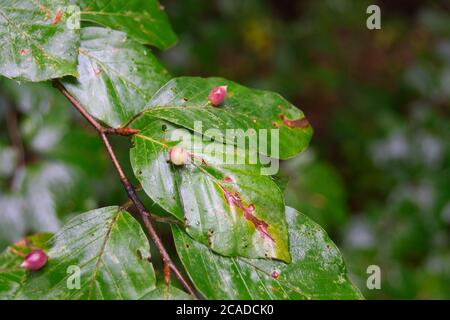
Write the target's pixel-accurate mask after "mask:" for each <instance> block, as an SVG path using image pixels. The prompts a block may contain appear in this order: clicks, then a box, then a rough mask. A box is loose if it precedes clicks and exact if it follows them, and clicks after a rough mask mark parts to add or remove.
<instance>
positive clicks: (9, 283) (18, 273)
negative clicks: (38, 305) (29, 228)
mask: <svg viewBox="0 0 450 320" xmlns="http://www.w3.org/2000/svg"><path fill="white" fill-rule="evenodd" d="M51 236H52V235H51V234H50V233H38V234H35V235H32V236H28V237H26V238H25V239H23V240H20V241H18V242H16V243H15V244H14V245H12V246H10V247H8V248H7V249H5V251H3V252H2V253H1V254H0V300H3V299H5V300H6V299H8V300H9V299H14V297H15V296H16V294H17V292H18V291H19V289H20V287H21V286H22V284H23V282H24V281H25V279H26V271H25V269H23V268H21V267H20V265H21V263H22V262H23V257H22V255H26V254H28V253H30V251H31V250H32V249H31V248H41V249H47V246H46V242H47V241H48V239H49V238H50V237H51Z"/></svg>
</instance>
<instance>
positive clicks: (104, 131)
mask: <svg viewBox="0 0 450 320" xmlns="http://www.w3.org/2000/svg"><path fill="white" fill-rule="evenodd" d="M53 86H54V87H55V88H57V89H58V90H59V91H61V93H62V94H63V95H64V96H65V97H66V98H67V99H69V101H70V102H71V103H72V104H73V106H74V107H75V108H76V109H77V110H78V111H79V112H80V113H81V115H82V116H83V117H84V118H86V120H87V121H88V122H89V123H90V124H91V125H92V126H93V127H94V128H95V129H96V130H97V132H98V133H99V135H100V137H101V139H102V141H103V144H104V145H105V147H106V150H107V152H108V155H109V157H110V159H111V162H112V163H113V165H114V167H115V169H116V171H117V174H118V175H119V178H120V181H121V182H122V185H123V186H124V188H125V191H126V192H127V194H128V198H130V200H131V201H132V202H133V204H134V206H135V207H136V209H137V210H138V212H139V214H140V216H141V219H142V221H143V222H144V225H145V227H146V229H147V231H148V233H149V235H150V238H151V239H152V241H153V243H154V244H155V246H156V248H157V249H158V251H159V253H160V254H161V257H162V260H163V263H164V265H166V266H167V267H168V268H169V270H171V271H172V272H173V273H174V274H175V276H176V277H177V279H178V280H179V281H180V282H181V284H182V285H183V287H184V288H185V289H186V290H187V291H188V292H189V293H190V294H191V295H192V296H194V297H197V295H196V293H195V291H194V290H193V289H192V288H191V286H190V285H189V284H188V282H187V281H186V280H185V279H184V277H183V275H182V274H181V272H180V271H179V270H178V268H177V267H176V266H175V264H174V263H173V261H172V259H171V258H170V256H169V254H168V253H167V250H166V248H165V247H164V245H163V243H162V241H161V239H160V237H159V235H158V233H157V232H156V230H155V228H154V227H153V224H152V222H151V221H150V217H152V216H153V215H152V214H150V212H148V211H147V210H146V209H145V206H144V204H143V203H142V201H141V200H140V199H139V197H138V195H137V192H136V190H135V188H134V187H133V185H132V184H131V183H130V181H129V180H128V178H127V176H126V175H125V172H124V171H123V169H122V166H121V165H120V163H119V161H118V160H117V157H116V154H115V152H114V150H113V148H112V146H111V143H110V142H109V139H108V136H107V135H108V134H111V133H113V134H120V133H119V131H120V130H122V133H125V132H126V133H127V134H120V135H131V134H134V133H136V132H137V131H133V130H134V129H127V128H121V129H114V130H112V129H110V128H105V127H104V126H102V125H101V124H100V123H99V122H98V121H97V120H95V119H94V118H93V117H92V116H91V115H90V114H89V113H88V112H87V111H86V109H85V108H84V107H83V106H82V105H81V104H80V103H79V102H78V100H76V99H75V98H74V97H73V96H72V95H71V94H70V93H69V92H68V91H67V90H66V88H65V87H64V86H63V85H62V84H61V82H59V81H58V80H55V81H54V82H53Z"/></svg>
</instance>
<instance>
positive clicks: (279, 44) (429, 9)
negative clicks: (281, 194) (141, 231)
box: [0, 0, 450, 299]
mask: <svg viewBox="0 0 450 320" xmlns="http://www.w3.org/2000/svg"><path fill="white" fill-rule="evenodd" d="M161 2H162V3H163V4H164V6H165V7H166V10H167V12H168V14H169V17H170V19H171V21H172V23H173V25H174V28H175V31H176V33H177V34H178V35H179V42H178V44H177V45H176V46H174V47H173V48H171V49H169V50H168V51H166V52H157V55H158V56H159V58H160V59H161V60H162V61H163V62H164V63H165V65H166V66H167V68H168V69H169V70H170V71H171V73H172V74H173V75H201V76H222V77H226V78H229V79H232V80H235V81H237V82H241V83H243V84H245V85H248V86H252V87H257V88H261V89H268V90H271V91H276V92H279V93H281V94H282V95H283V96H285V97H286V98H288V99H289V100H290V101H292V102H293V103H294V104H295V105H297V106H299V107H300V108H301V109H302V110H303V111H304V112H305V113H306V115H307V117H308V119H309V120H310V122H311V124H312V125H313V127H314V129H315V133H314V137H313V140H312V142H311V147H310V148H309V150H308V151H307V152H306V153H304V154H302V155H301V156H299V157H297V158H294V159H291V160H289V161H286V162H285V163H283V167H282V172H283V174H285V175H288V176H289V177H290V181H289V184H288V188H287V190H286V202H287V204H288V205H290V206H293V207H295V208H297V209H299V210H300V211H302V212H303V213H305V214H307V215H309V216H310V217H311V218H313V219H314V220H315V221H317V222H318V223H320V224H321V225H322V226H323V227H324V228H325V229H326V230H327V231H328V232H329V234H330V235H331V237H332V239H333V240H334V241H335V242H336V243H337V244H338V246H339V247H340V248H341V250H342V251H343V253H344V257H345V260H346V262H347V267H348V269H349V271H350V273H351V276H352V278H353V280H354V281H355V283H356V284H357V285H358V287H359V288H360V289H361V291H362V292H363V294H364V295H365V297H366V298H369V299H382V298H386V299H410V298H411V299H414V298H422V299H431V298H437V299H442V298H447V299H450V102H449V101H450V99H449V98H450V2H449V1H445V0H444V1H437V0H436V1H420V0H410V1H407V0H396V1H388V0H385V1H365V0H324V1H313V0H305V1H294V0H270V1H269V0H268V1H262V0H261V1H257V0H245V1H243V0H215V1H200V0H183V1H176V0H166V1H161ZM370 4H378V5H379V6H380V8H381V30H368V29H367V28H366V19H367V17H368V14H366V9H367V7H368V5H370ZM0 121H1V123H2V130H1V132H0V247H4V246H5V245H7V244H8V243H11V242H13V241H16V240H18V239H20V238H21V237H22V236H23V235H24V234H27V233H30V232H35V231H42V230H45V231H56V230H57V229H58V228H59V226H60V225H61V224H62V223H63V222H64V221H65V220H66V219H67V218H68V217H70V216H71V214H68V212H72V213H73V214H74V213H76V212H81V211H84V210H88V209H91V208H94V207H98V206H102V205H111V204H122V203H124V202H125V201H126V197H125V194H124V192H123V191H122V189H121V186H120V184H119V183H118V181H117V179H116V176H115V173H114V172H113V171H112V168H111V166H110V165H109V163H108V162H107V159H106V156H105V154H104V152H103V147H102V146H101V145H100V142H99V141H98V139H97V137H96V136H95V133H94V132H93V131H92V130H90V129H89V128H88V127H87V125H86V123H85V122H84V121H83V119H81V118H80V117H79V116H78V115H77V114H75V112H73V111H72V109H71V108H70V107H69V106H68V103H67V102H66V101H65V100H64V98H62V97H60V96H59V95H58V93H57V92H56V91H54V90H53V89H52V88H51V87H50V86H49V85H47V84H39V85H38V84H21V85H18V84H17V83H15V82H12V81H7V80H4V79H2V80H1V82H0ZM114 144H115V145H116V146H118V148H119V149H120V150H121V151H119V156H120V158H121V159H122V161H123V163H124V164H126V165H127V166H129V165H128V163H129V161H128V154H127V147H128V143H127V141H124V140H123V139H120V138H118V139H117V140H116V139H115V140H114ZM105 181H106V183H105ZM150 205H151V204H150ZM153 209H154V210H156V211H158V210H157V208H155V207H153ZM369 265H378V266H380V268H381V272H382V282H381V289H380V290H369V289H367V287H366V279H367V276H368V275H367V273H366V270H367V267H368V266H369Z"/></svg>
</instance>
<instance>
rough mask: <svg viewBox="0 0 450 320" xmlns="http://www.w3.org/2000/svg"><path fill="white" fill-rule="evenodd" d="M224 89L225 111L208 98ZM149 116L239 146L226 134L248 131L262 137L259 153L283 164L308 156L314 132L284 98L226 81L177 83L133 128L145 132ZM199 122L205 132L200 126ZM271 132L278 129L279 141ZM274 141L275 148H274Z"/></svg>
mask: <svg viewBox="0 0 450 320" xmlns="http://www.w3.org/2000/svg"><path fill="white" fill-rule="evenodd" d="M219 86H227V96H226V97H225V101H224V102H223V103H222V104H221V105H220V106H217V107H214V106H212V105H211V104H210V103H209V101H208V95H209V94H210V92H211V90H213V89H214V88H216V87H219ZM147 116H150V117H157V118H160V119H164V120H167V121H170V122H172V123H175V124H177V125H180V126H183V127H185V128H189V129H191V130H195V131H197V132H199V133H205V134H206V135H208V129H211V128H214V129H219V130H221V131H222V134H223V137H222V139H219V138H218V137H215V138H216V141H226V142H230V143H235V138H234V137H233V136H231V135H230V136H227V134H226V130H230V129H237V130H242V132H243V133H248V135H251V134H257V135H258V143H259V146H258V151H259V152H260V153H262V154H265V155H268V156H271V157H274V158H280V159H287V158H290V157H293V156H295V155H296V154H298V153H299V152H301V151H303V150H304V149H305V148H306V147H307V146H308V144H309V141H310V139H311V136H312V132H313V130H312V127H311V125H310V124H309V122H308V120H307V119H306V118H305V116H304V114H303V112H302V111H300V110H299V109H298V108H296V107H295V106H293V105H292V104H291V103H290V102H288V101H287V100H286V99H284V98H283V97H281V96H280V95H279V94H277V93H274V92H270V91H264V90H256V89H250V88H247V87H244V86H242V85H239V84H237V83H235V82H233V81H230V80H226V79H223V78H198V77H180V78H175V79H172V80H170V81H169V82H168V83H167V84H166V85H165V86H164V87H162V88H161V89H160V90H159V91H158V92H157V93H156V94H155V96H154V97H153V98H152V99H151V101H150V102H149V103H148V104H147V107H146V108H145V109H144V111H143V112H142V114H141V115H140V118H141V119H139V118H138V120H136V121H135V123H134V124H133V127H136V128H140V127H141V126H142V124H141V121H143V123H144V125H145V123H146V122H147V120H145V117H147ZM196 121H197V123H198V124H201V127H197V126H196V125H195V124H196ZM249 129H250V131H248V130H249ZM252 129H254V130H252ZM261 129H265V130H269V131H267V132H265V131H263V130H261ZM270 129H273V130H277V129H278V130H279V131H278V136H277V135H276V133H275V132H273V133H272V131H270ZM205 131H206V132H205ZM272 141H273V144H274V146H275V148H272ZM278 146H279V154H277V153H278V152H277V151H278Z"/></svg>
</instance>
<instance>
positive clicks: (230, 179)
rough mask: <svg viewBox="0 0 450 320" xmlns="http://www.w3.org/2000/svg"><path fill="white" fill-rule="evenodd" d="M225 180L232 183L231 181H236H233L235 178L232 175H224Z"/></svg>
mask: <svg viewBox="0 0 450 320" xmlns="http://www.w3.org/2000/svg"><path fill="white" fill-rule="evenodd" d="M223 182H227V183H231V182H234V181H233V178H232V177H230V176H225V177H223Z"/></svg>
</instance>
